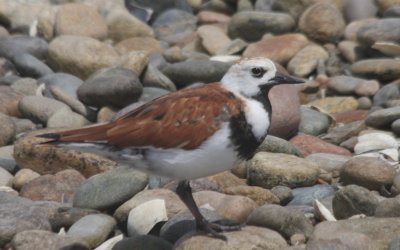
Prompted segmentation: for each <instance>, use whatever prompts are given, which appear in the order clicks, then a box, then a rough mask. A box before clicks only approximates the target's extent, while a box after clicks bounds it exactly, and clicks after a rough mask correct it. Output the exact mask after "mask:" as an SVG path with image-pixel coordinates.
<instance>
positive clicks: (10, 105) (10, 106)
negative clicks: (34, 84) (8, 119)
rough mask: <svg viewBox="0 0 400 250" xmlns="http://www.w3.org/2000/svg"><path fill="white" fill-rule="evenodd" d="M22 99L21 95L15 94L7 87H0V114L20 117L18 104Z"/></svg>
mask: <svg viewBox="0 0 400 250" xmlns="http://www.w3.org/2000/svg"><path fill="white" fill-rule="evenodd" d="M23 97H24V95H23V94H21V93H18V92H16V91H15V90H13V89H12V88H11V87H9V86H0V102H1V105H0V113H3V114H6V115H9V116H14V117H21V113H20V112H19V108H18V103H19V102H20V100H21V99H22V98H23Z"/></svg>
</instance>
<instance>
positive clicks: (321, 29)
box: [299, 3, 346, 43]
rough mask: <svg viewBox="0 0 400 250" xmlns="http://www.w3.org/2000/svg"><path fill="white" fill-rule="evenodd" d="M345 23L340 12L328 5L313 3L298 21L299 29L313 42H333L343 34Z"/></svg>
mask: <svg viewBox="0 0 400 250" xmlns="http://www.w3.org/2000/svg"><path fill="white" fill-rule="evenodd" d="M345 26H346V23H345V21H344V18H343V16H342V14H341V13H340V11H339V10H338V9H337V8H335V6H333V5H331V4H329V3H315V4H313V5H311V6H310V7H308V8H307V9H306V10H305V11H304V12H303V14H302V15H301V17H300V19H299V29H300V30H301V31H303V32H304V33H305V34H307V36H308V37H310V38H311V39H313V40H317V41H319V42H325V43H326V42H335V41H337V40H338V39H340V38H341V37H342V36H343V34H344V28H345Z"/></svg>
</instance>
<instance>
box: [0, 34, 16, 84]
mask: <svg viewBox="0 0 400 250" xmlns="http://www.w3.org/2000/svg"><path fill="white" fill-rule="evenodd" d="M0 27H1V26H0ZM9 74H11V75H17V74H18V72H17V69H16V68H15V65H14V64H13V63H12V62H11V60H8V59H6V58H4V57H2V58H0V76H6V75H9Z"/></svg>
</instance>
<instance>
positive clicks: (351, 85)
mask: <svg viewBox="0 0 400 250" xmlns="http://www.w3.org/2000/svg"><path fill="white" fill-rule="evenodd" d="M363 81H365V80H364V79H361V78H357V77H351V76H345V75H340V76H334V77H331V78H330V79H329V82H328V88H329V89H331V90H333V91H334V92H336V93H338V94H341V95H351V94H353V93H354V92H355V89H356V87H357V86H358V85H359V84H360V83H362V82H363Z"/></svg>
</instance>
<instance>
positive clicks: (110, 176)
mask: <svg viewBox="0 0 400 250" xmlns="http://www.w3.org/2000/svg"><path fill="white" fill-rule="evenodd" d="M147 182H148V177H147V175H146V174H144V173H143V172H140V171H138V170H135V169H132V168H130V167H118V168H115V169H112V170H110V171H107V172H105V173H102V174H98V175H95V176H92V177H91V178H89V179H87V180H86V181H85V182H84V183H83V185H81V186H80V187H79V188H78V190H77V191H76V192H75V195H74V199H73V206H74V207H82V208H92V209H97V210H107V209H111V208H116V207H118V206H119V205H121V204H122V203H124V202H125V201H127V200H128V199H129V198H131V197H132V196H134V195H135V194H137V193H138V192H140V191H141V190H143V188H144V187H145V186H146V185H147Z"/></svg>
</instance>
